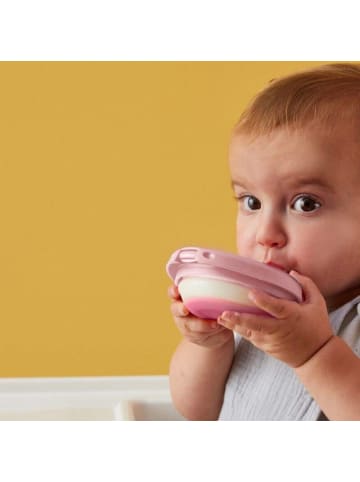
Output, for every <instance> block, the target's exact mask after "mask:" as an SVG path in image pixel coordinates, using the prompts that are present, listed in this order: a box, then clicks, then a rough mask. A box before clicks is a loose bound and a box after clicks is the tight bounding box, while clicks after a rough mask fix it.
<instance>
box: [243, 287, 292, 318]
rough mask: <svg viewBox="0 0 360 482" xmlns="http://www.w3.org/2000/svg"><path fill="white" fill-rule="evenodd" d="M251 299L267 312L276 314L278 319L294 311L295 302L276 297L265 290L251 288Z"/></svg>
mask: <svg viewBox="0 0 360 482" xmlns="http://www.w3.org/2000/svg"><path fill="white" fill-rule="evenodd" d="M249 299H250V300H251V301H252V302H253V303H255V305H256V306H257V307H258V308H260V309H262V310H264V311H266V313H269V315H272V316H274V317H275V318H277V319H278V320H283V319H285V318H287V317H288V316H289V315H290V314H292V313H293V312H294V302H291V301H288V300H283V299H280V298H275V297H274V296H271V295H268V294H267V293H264V292H263V291H256V290H251V291H250V292H249Z"/></svg>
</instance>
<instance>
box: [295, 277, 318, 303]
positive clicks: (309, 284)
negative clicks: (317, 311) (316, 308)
mask: <svg viewBox="0 0 360 482" xmlns="http://www.w3.org/2000/svg"><path fill="white" fill-rule="evenodd" d="M289 274H290V276H292V277H293V278H294V279H296V281H298V282H299V284H300V285H301V287H302V290H303V302H304V301H311V300H313V299H314V297H316V296H317V295H319V294H320V292H319V288H318V287H317V286H316V284H315V283H314V282H313V280H312V279H311V278H308V277H307V276H304V275H302V274H300V273H298V272H297V271H294V270H292V271H290V273H289Z"/></svg>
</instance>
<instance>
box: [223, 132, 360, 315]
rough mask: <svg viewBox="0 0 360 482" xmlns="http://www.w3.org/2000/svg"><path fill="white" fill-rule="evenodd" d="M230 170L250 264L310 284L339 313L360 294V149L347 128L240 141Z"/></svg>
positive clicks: (240, 236) (240, 242)
mask: <svg viewBox="0 0 360 482" xmlns="http://www.w3.org/2000/svg"><path fill="white" fill-rule="evenodd" d="M229 153H230V170H231V176H232V181H233V183H234V192H235V196H236V197H237V198H238V214H237V224H236V234H237V248H238V252H239V254H240V255H242V256H248V257H250V258H253V259H255V260H258V261H262V262H266V263H270V264H271V263H272V264H274V265H277V266H278V267H281V268H283V269H285V270H286V271H288V272H289V271H290V270H292V269H294V270H296V271H298V272H299V273H301V274H304V275H306V276H309V277H310V278H312V280H313V281H314V282H315V283H316V284H317V286H318V288H319V289H320V291H321V292H322V294H323V295H324V297H325V298H326V299H327V302H328V304H329V306H330V307H332V308H333V307H335V306H338V305H339V304H340V303H342V302H344V301H346V300H347V299H348V298H350V297H352V296H353V295H354V296H355V294H357V293H358V292H359V294H360V145H356V135H355V132H354V130H353V129H351V128H349V127H346V126H344V127H343V128H341V129H340V130H338V131H337V132H336V134H332V135H329V134H326V133H324V132H323V131H321V130H320V129H319V128H317V127H316V126H311V127H310V126H309V127H308V128H306V129H302V130H298V131H287V130H286V129H279V130H278V131H276V132H273V133H272V134H271V135H269V136H260V137H257V138H256V139H255V140H253V141H251V140H250V139H249V138H248V137H246V136H244V135H237V136H235V137H234V138H233V139H232V141H231V144H230V151H229Z"/></svg>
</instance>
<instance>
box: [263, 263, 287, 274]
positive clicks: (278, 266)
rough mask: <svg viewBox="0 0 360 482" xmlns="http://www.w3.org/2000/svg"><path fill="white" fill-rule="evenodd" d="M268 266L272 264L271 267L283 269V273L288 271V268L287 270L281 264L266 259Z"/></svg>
mask: <svg viewBox="0 0 360 482" xmlns="http://www.w3.org/2000/svg"><path fill="white" fill-rule="evenodd" d="M265 264H267V265H268V266H272V267H273V268H277V269H280V270H281V271H285V273H288V272H289V270H287V269H286V268H285V267H284V266H281V264H277V263H273V262H272V261H266V263H265Z"/></svg>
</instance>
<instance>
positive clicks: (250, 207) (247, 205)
mask: <svg viewBox="0 0 360 482" xmlns="http://www.w3.org/2000/svg"><path fill="white" fill-rule="evenodd" d="M239 201H240V204H241V207H242V208H243V209H245V211H256V210H257V209H260V208H261V202H260V201H259V200H258V198H256V197H255V196H250V195H249V194H245V195H244V196H240V197H239Z"/></svg>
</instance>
